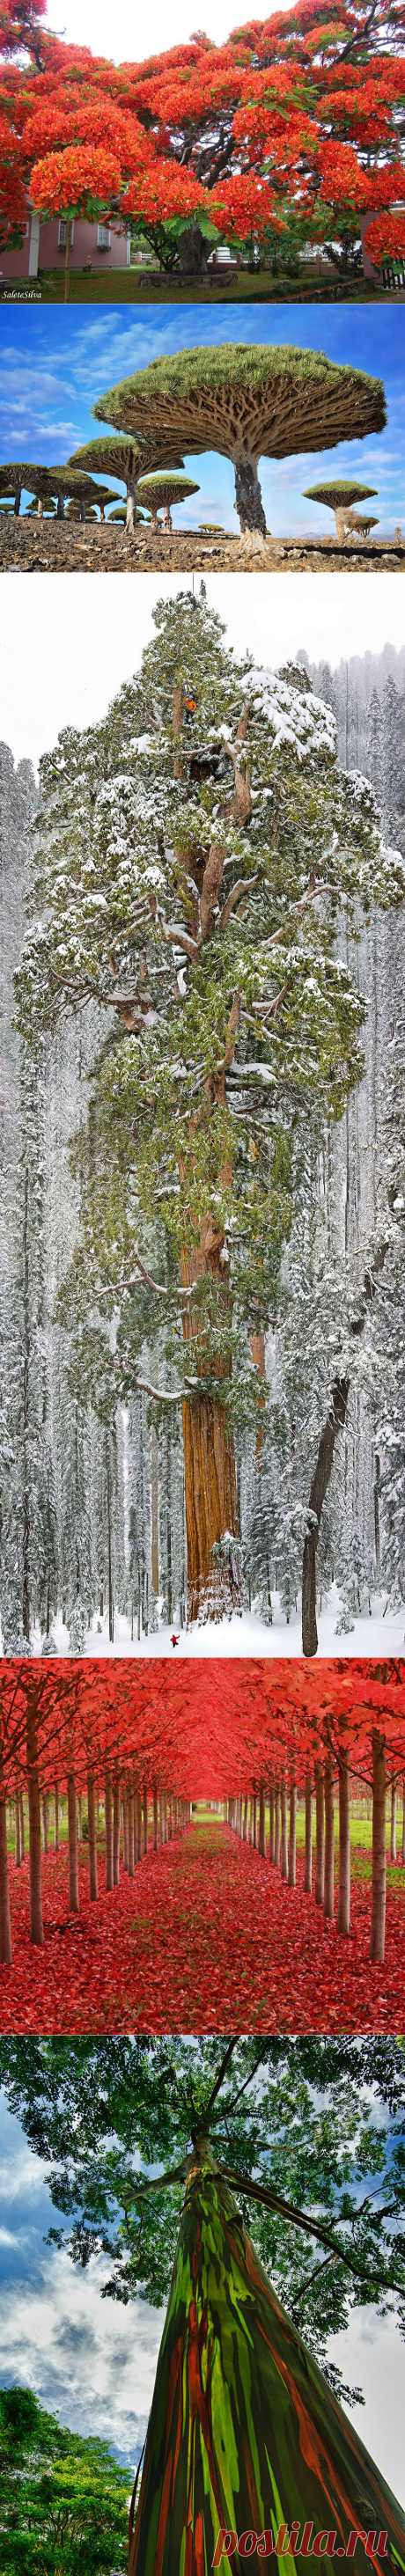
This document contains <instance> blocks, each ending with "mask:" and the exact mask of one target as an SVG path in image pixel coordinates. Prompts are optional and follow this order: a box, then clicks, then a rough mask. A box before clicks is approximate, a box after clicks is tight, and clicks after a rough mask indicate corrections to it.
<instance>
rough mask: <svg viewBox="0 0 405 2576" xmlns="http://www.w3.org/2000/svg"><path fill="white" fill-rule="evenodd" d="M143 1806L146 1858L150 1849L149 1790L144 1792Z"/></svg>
mask: <svg viewBox="0 0 405 2576" xmlns="http://www.w3.org/2000/svg"><path fill="white" fill-rule="evenodd" d="M142 1804H143V1829H142V1841H143V1852H144V1857H145V1855H146V1852H147V1849H148V1792H147V1789H144V1792H143V1802H142Z"/></svg>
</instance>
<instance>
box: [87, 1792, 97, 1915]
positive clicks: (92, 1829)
mask: <svg viewBox="0 0 405 2576" xmlns="http://www.w3.org/2000/svg"><path fill="white" fill-rule="evenodd" d="M87 1820H88V1830H89V1887H90V1896H91V1897H93V1898H94V1899H95V1898H96V1897H97V1896H98V1867H97V1826H96V1798H95V1788H94V1776H93V1772H92V1770H91V1769H90V1768H89V1770H88V1773H87Z"/></svg>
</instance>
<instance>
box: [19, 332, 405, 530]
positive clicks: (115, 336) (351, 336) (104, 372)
mask: <svg viewBox="0 0 405 2576" xmlns="http://www.w3.org/2000/svg"><path fill="white" fill-rule="evenodd" d="M224 340H232V341H242V342H244V344H245V345H248V346H250V345H251V344H254V343H257V342H259V343H265V344H266V346H274V344H275V345H276V346H279V347H281V348H283V347H285V346H286V345H287V346H290V347H291V346H293V347H294V346H295V347H297V348H300V349H302V348H304V349H306V348H307V349H315V350H322V351H323V352H324V354H325V356H326V357H327V358H331V359H332V360H333V362H334V363H335V364H337V365H339V366H352V365H353V364H354V365H355V366H358V367H362V368H365V370H366V372H367V373H368V374H371V375H375V376H381V377H382V380H383V384H384V386H385V395H386V404H387V425H386V428H385V429H384V430H383V431H382V432H381V431H380V432H379V433H378V435H372V436H370V437H367V438H364V439H358V438H353V439H347V440H344V441H343V440H341V441H340V442H339V443H338V445H337V446H336V447H333V448H329V449H328V452H327V457H326V471H327V475H328V480H330V479H333V478H336V476H338V477H342V475H343V476H344V477H345V478H347V477H348V475H353V474H354V475H355V476H356V479H357V477H359V479H360V482H362V483H366V484H369V485H371V486H372V487H374V486H375V490H376V495H377V497H376V500H375V502H374V503H372V505H371V506H372V508H373V509H374V510H375V513H376V517H377V519H378V521H379V527H380V530H381V533H383V532H384V531H389V530H391V532H392V530H393V528H394V527H395V525H396V523H397V522H398V521H401V520H402V519H403V518H404V515H405V496H404V417H405V384H404V313H403V307H402V306H399V307H398V308H396V307H395V305H392V304H385V305H384V304H373V305H371V304H365V305H363V307H361V306H359V305H350V304H340V305H338V306H333V305H332V306H330V307H328V308H325V306H323V307H322V310H320V308H319V306H318V305H304V306H302V305H299V304H289V305H283V304H280V305H276V306H274V305H273V306H271V305H267V306H265V307H263V305H261V306H260V308H259V307H256V308H253V309H252V306H251V305H244V304H234V305H230V306H229V307H227V309H226V311H224V308H223V306H221V305H215V304H214V305H211V306H210V305H199V306H198V307H197V310H196V307H195V305H193V304H192V303H191V304H186V305H176V304H174V305H173V306H167V305H162V306H159V305H153V304H152V305H146V306H143V307H142V310H138V311H137V312H136V313H131V310H128V308H127V307H125V309H124V310H123V309H122V307H121V306H119V305H114V304H112V305H109V304H108V305H106V306H105V307H104V309H102V310H101V312H100V309H99V308H98V309H97V310H96V311H92V309H91V308H89V307H87V308H86V311H85V312H83V311H82V310H81V308H80V306H79V307H78V306H75V305H72V306H70V307H69V308H68V310H67V312H66V311H64V309H63V306H62V308H60V307H58V306H56V307H54V308H53V307H52V306H51V305H49V306H48V307H47V311H46V314H44V313H42V312H41V309H40V307H35V306H33V307H25V306H24V305H23V304H22V305H16V306H15V307H14V310H13V312H12V313H11V312H10V307H9V306H8V305H3V306H0V462H3V461H4V462H8V461H9V460H11V459H14V458H18V457H23V458H24V459H27V460H29V462H30V463H31V464H34V463H38V462H39V461H40V462H41V464H46V465H57V464H59V463H64V462H65V460H66V458H67V457H69V456H71V455H72V453H73V452H74V450H75V448H76V447H78V446H83V444H84V441H87V440H88V439H91V438H95V437H97V436H98V437H101V436H102V424H101V423H100V422H98V421H95V420H94V419H93V417H92V406H93V404H94V403H95V402H96V401H97V399H98V397H99V396H100V395H101V394H103V393H104V392H106V391H107V390H109V388H110V387H111V386H112V385H114V384H117V382H119V380H120V378H121V377H122V376H128V375H130V374H131V373H132V372H133V371H134V370H135V368H138V367H147V366H149V365H150V364H151V361H152V360H153V359H154V358H159V357H162V356H166V355H172V354H173V353H175V352H176V351H177V350H178V349H185V350H186V349H190V348H193V347H195V344H196V342H198V343H199V345H200V347H206V346H209V347H210V346H213V345H216V344H217V343H218V342H219V343H221V342H223V341H224ZM187 461H188V460H187V457H186V458H185V462H186V464H187ZM191 473H192V476H193V479H194V481H195V482H197V484H198V486H199V489H198V492H197V494H196V497H195V499H194V500H191V501H189V502H188V503H186V504H185V505H184V504H183V505H182V508H181V511H180V510H179V511H178V512H177V513H176V511H175V512H174V524H175V525H176V523H177V522H178V524H179V525H180V524H183V525H184V526H185V527H189V528H193V527H198V526H199V524H200V521H201V520H203V519H205V518H209V519H211V520H212V519H214V520H219V521H220V524H221V527H223V528H227V529H229V530H233V531H234V533H235V534H236V532H237V528H238V521H237V517H236V511H235V491H234V472H233V466H232V465H231V464H230V463H229V461H228V459H227V458H226V457H225V456H215V455H205V456H202V457H192V458H191ZM324 473H325V460H324V455H323V453H322V445H320V448H319V451H318V453H316V452H314V453H313V455H307V456H303V457H302V456H301V457H300V456H292V457H288V456H287V457H285V458H284V459H282V460H281V462H280V463H277V464H275V463H274V464H272V463H270V462H269V461H267V462H266V460H265V459H263V461H262V464H261V468H260V477H261V484H262V490H263V498H264V502H265V508H266V517H267V524H268V527H269V528H271V529H272V530H273V533H274V535H278V534H285V535H287V536H288V535H291V536H293V535H295V534H303V533H304V532H305V530H312V533H313V532H314V530H315V529H316V530H317V532H318V533H319V535H322V534H327V532H328V530H330V528H331V526H332V521H331V518H330V512H329V511H328V510H326V509H325V508H324V507H323V505H322V504H321V505H319V504H318V503H316V502H314V501H305V499H304V494H305V490H306V487H307V486H308V485H311V484H313V483H316V482H320V481H321V480H322V476H323V475H324ZM117 496H118V495H117V494H116V497H117Z"/></svg>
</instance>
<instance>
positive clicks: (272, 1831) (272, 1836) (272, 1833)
mask: <svg viewBox="0 0 405 2576" xmlns="http://www.w3.org/2000/svg"><path fill="white" fill-rule="evenodd" d="M269 1817H270V1830H269V1857H270V1860H271V1861H273V1863H274V1845H275V1813H274V1780H271V1781H270V1793H269Z"/></svg>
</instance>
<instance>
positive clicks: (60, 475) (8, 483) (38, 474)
mask: <svg viewBox="0 0 405 2576" xmlns="http://www.w3.org/2000/svg"><path fill="white" fill-rule="evenodd" d="M0 491H2V492H7V495H9V493H10V492H11V493H14V513H15V517H16V518H18V517H19V513H20V509H21V496H22V493H23V492H29V493H30V494H31V495H32V497H33V499H34V500H36V503H37V514H38V518H40V519H42V518H43V511H44V502H45V503H46V502H49V501H56V505H57V506H56V515H57V518H58V519H63V515H64V503H65V501H67V500H69V499H70V500H73V501H77V504H78V510H79V516H80V517H81V518H83V519H84V515H85V504H86V503H90V502H91V501H94V500H99V498H100V495H99V492H98V491H97V487H96V484H95V483H93V481H92V476H91V474H80V473H71V470H70V466H69V465H26V464H24V465H21V464H20V463H19V462H18V463H16V464H13V465H2V466H1V467H0ZM107 497H108V496H107V494H106V492H104V495H101V498H102V499H103V502H105V500H106V498H107Z"/></svg>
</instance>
